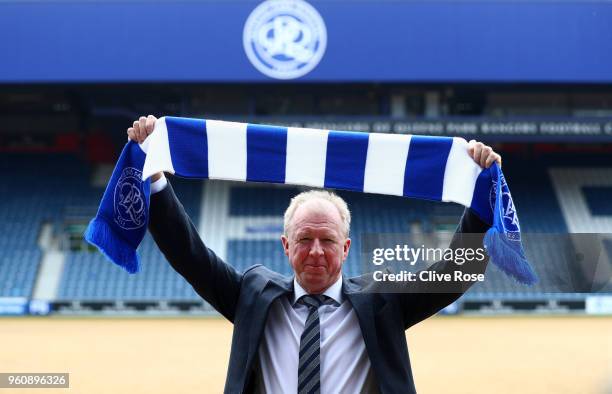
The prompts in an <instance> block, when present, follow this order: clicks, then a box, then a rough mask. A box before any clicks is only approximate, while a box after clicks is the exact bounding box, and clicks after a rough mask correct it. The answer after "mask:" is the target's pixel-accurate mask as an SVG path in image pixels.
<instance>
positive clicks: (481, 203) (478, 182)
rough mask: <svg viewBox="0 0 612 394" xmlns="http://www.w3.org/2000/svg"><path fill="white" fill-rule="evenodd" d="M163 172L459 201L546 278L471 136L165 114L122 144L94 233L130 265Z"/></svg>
mask: <svg viewBox="0 0 612 394" xmlns="http://www.w3.org/2000/svg"><path fill="white" fill-rule="evenodd" d="M159 171H165V172H169V173H172V174H176V175H178V176H181V177H186V178H198V179H205V178H208V179H225V180H233V181H244V182H274V183H286V184H292V185H304V186H313V187H323V188H334V189H344V190H352V191H358V192H366V193H378V194H388V195H396V196H404V197H412V198H421V199H427V200H434V201H444V202H455V203H459V204H461V205H464V206H466V207H470V208H471V209H472V210H473V211H474V212H476V214H477V215H478V216H479V217H480V218H481V219H482V220H483V221H484V222H486V223H487V224H490V225H491V228H490V229H489V230H488V232H487V234H486V235H485V240H484V244H485V247H486V249H487V252H488V254H489V256H490V257H491V260H492V261H493V263H494V264H496V265H497V266H498V267H499V268H500V269H502V271H504V272H505V273H506V274H508V275H510V276H512V277H513V278H515V279H516V280H518V281H519V282H521V283H526V284H532V283H535V282H536V281H537V277H536V275H535V273H534V271H533V270H532V268H531V267H530V265H529V263H528V261H527V259H526V257H525V253H524V250H523V247H522V244H521V237H520V226H519V222H518V217H517V214H516V209H515V207H514V203H513V201H512V197H511V195H510V190H509V189H508V185H507V184H506V181H505V179H504V176H503V174H502V172H501V169H500V168H499V167H498V166H497V164H494V165H493V166H491V167H490V168H489V169H482V168H481V167H480V166H479V165H478V164H476V163H475V162H474V160H473V159H472V158H471V157H470V156H469V155H468V153H467V142H466V141H465V140H464V139H462V138H450V137H427V136H417V135H397V134H377V133H357V132H344V131H328V130H316V129H304V128H291V127H289V128H286V127H274V126H264V125H255V124H246V123H234V122H223V121H217V120H203V119H190V118H176V117H162V118H160V119H158V120H157V122H156V123H155V130H154V132H153V133H152V134H151V135H150V136H149V137H148V138H147V139H146V141H145V142H144V143H143V144H141V145H138V144H136V143H134V142H128V144H127V145H126V146H125V148H124V149H123V151H122V153H121V156H120V158H119V160H118V162H117V165H116V167H115V170H114V171H113V175H112V177H111V180H110V182H109V184H108V186H107V188H106V191H105V192H104V196H103V198H102V201H101V203H100V207H99V209H98V213H97V215H96V217H95V218H94V219H93V220H92V221H91V223H90V224H89V227H88V228H87V231H86V233H85V238H86V240H87V241H88V242H90V243H92V244H94V245H96V246H97V247H98V248H99V249H100V250H101V251H102V252H103V253H104V254H105V255H106V256H107V257H108V258H109V259H110V260H112V261H113V262H114V263H116V264H118V265H120V266H121V267H123V268H125V269H126V270H127V271H128V272H130V273H135V272H137V271H138V270H139V259H138V255H137V253H136V248H137V247H138V245H139V244H140V242H141V241H142V239H143V238H144V235H145V232H146V228H147V223H148V208H149V196H150V180H149V177H150V176H151V175H153V174H155V173H156V172H159Z"/></svg>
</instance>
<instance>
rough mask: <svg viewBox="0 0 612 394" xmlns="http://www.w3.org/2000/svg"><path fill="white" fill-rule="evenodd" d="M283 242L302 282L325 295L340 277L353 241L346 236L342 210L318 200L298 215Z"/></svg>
mask: <svg viewBox="0 0 612 394" xmlns="http://www.w3.org/2000/svg"><path fill="white" fill-rule="evenodd" d="M287 232H288V236H285V235H283V236H282V237H281V241H282V242H283V248H284V249H285V254H286V255H287V257H289V262H290V263H291V266H292V267H293V270H294V271H295V277H296V279H297V281H298V283H299V284H300V285H301V286H302V287H303V288H304V290H306V291H307V292H309V293H311V294H320V293H323V292H324V291H325V290H326V289H327V288H328V287H330V286H331V285H332V284H333V283H334V282H335V281H336V280H337V279H338V277H339V276H340V272H341V269H342V263H343V262H344V260H346V257H347V256H348V252H349V248H350V246H351V240H350V239H349V238H346V237H345V236H344V232H343V227H342V219H341V217H340V213H339V212H338V209H337V208H336V207H335V206H334V205H333V204H332V203H331V202H329V201H327V200H321V199H315V200H310V201H307V202H305V203H304V204H302V205H300V206H299V207H298V208H297V209H296V210H295V212H294V214H293V218H292V220H291V223H290V224H289V228H288V230H287Z"/></svg>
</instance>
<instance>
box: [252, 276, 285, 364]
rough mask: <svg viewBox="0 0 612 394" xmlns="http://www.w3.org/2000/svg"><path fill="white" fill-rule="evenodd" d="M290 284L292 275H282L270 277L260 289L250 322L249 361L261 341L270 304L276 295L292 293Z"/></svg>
mask: <svg viewBox="0 0 612 394" xmlns="http://www.w3.org/2000/svg"><path fill="white" fill-rule="evenodd" d="M292 284H293V278H292V277H291V278H286V277H283V278H282V279H278V280H275V279H270V280H268V282H267V283H266V285H265V286H264V287H263V289H261V292H260V293H259V296H258V297H257V301H256V304H255V305H256V306H255V313H254V314H253V321H252V322H251V324H252V326H251V329H250V330H249V332H250V334H251V335H252V337H251V338H250V340H249V353H248V358H249V361H251V360H252V358H253V356H254V355H255V353H256V352H257V348H258V347H259V343H260V342H261V336H262V335H263V330H264V328H265V325H266V320H267V318H268V312H269V311H270V306H271V305H272V303H273V302H274V300H276V299H277V298H278V297H280V296H283V295H287V294H289V293H292V292H293V286H292Z"/></svg>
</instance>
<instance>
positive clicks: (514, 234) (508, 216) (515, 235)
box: [489, 174, 521, 241]
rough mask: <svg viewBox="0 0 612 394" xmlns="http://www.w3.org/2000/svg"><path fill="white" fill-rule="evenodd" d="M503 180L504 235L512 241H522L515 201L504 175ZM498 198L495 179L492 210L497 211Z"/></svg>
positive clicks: (491, 195)
mask: <svg viewBox="0 0 612 394" xmlns="http://www.w3.org/2000/svg"><path fill="white" fill-rule="evenodd" d="M500 179H501V190H502V201H501V202H502V204H501V211H502V212H501V217H502V219H503V220H502V224H503V226H504V233H505V234H506V237H507V238H508V239H509V240H511V241H520V240H521V225H520V223H519V220H518V216H517V214H516V208H515V206H514V200H513V199H512V195H511V194H510V189H509V188H508V184H507V183H506V178H505V177H504V175H503V174H500ZM496 196H497V181H496V180H495V179H493V186H492V187H491V192H490V196H489V198H490V203H491V208H492V209H495V198H496Z"/></svg>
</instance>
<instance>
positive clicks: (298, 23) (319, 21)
mask: <svg viewBox="0 0 612 394" xmlns="http://www.w3.org/2000/svg"><path fill="white" fill-rule="evenodd" d="M243 45H244V50H245V52H246V54H247V57H248V58H249V61H250V62H251V63H252V64H253V66H255V68H256V69H257V70H259V71H260V72H261V73H263V74H265V75H267V76H269V77H271V78H276V79H294V78H299V77H301V76H304V75H306V74H308V73H309V72H310V71H312V70H313V69H314V68H315V67H316V66H317V64H319V62H320V61H321V59H322V58H323V54H324V53H325V48H326V46H327V30H326V28H325V23H324V22H323V18H322V17H321V15H320V14H319V13H318V12H317V10H316V9H315V8H314V7H313V6H312V5H310V4H308V3H307V2H305V1H302V0H268V1H264V2H263V3H261V4H260V5H258V6H257V7H256V8H255V9H254V10H253V12H252V13H251V14H250V15H249V17H248V19H247V21H246V23H245V25H244V32H243Z"/></svg>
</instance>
